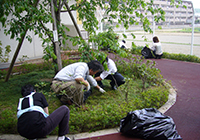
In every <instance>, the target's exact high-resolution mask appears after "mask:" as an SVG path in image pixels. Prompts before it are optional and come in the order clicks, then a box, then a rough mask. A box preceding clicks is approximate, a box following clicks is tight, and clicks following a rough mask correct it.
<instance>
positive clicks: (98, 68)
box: [87, 60, 104, 71]
mask: <svg viewBox="0 0 200 140" xmlns="http://www.w3.org/2000/svg"><path fill="white" fill-rule="evenodd" d="M87 65H88V67H89V69H91V70H93V71H103V70H104V68H103V66H102V64H101V63H100V62H99V61H97V60H92V61H90V62H88V63H87Z"/></svg>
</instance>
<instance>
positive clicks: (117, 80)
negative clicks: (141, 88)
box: [95, 72, 125, 87]
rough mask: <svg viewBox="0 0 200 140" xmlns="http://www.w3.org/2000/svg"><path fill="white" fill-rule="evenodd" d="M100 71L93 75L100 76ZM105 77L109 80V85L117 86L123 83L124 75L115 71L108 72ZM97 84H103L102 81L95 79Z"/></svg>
mask: <svg viewBox="0 0 200 140" xmlns="http://www.w3.org/2000/svg"><path fill="white" fill-rule="evenodd" d="M100 74H101V73H97V74H96V75H95V77H98V76H100ZM105 79H107V80H111V82H110V85H111V87H114V86H117V87H119V86H120V85H122V84H124V83H125V80H124V77H123V76H122V75H121V74H120V73H119V72H115V74H109V75H108V76H107V77H106V78H105ZM97 83H98V85H99V86H103V83H102V82H101V81H97Z"/></svg>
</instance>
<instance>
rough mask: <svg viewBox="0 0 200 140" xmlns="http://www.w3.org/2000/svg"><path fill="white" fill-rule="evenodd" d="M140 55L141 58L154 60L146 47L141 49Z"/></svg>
mask: <svg viewBox="0 0 200 140" xmlns="http://www.w3.org/2000/svg"><path fill="white" fill-rule="evenodd" d="M141 54H142V56H144V58H154V57H153V55H152V53H151V50H150V49H149V48H147V47H146V46H145V47H144V48H142V50H141Z"/></svg>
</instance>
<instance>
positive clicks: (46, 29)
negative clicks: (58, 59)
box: [39, 21, 53, 43]
mask: <svg viewBox="0 0 200 140" xmlns="http://www.w3.org/2000/svg"><path fill="white" fill-rule="evenodd" d="M39 23H40V24H41V25H42V28H43V29H44V30H45V31H46V34H47V36H48V37H49V38H50V39H51V42H52V43H53V39H52V37H51V35H50V34H49V33H48V32H49V30H48V28H46V27H45V26H44V24H43V23H42V22H41V21H39Z"/></svg>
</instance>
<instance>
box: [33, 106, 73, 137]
mask: <svg viewBox="0 0 200 140" xmlns="http://www.w3.org/2000/svg"><path fill="white" fill-rule="evenodd" d="M69 113H70V111H69V108H68V107H67V106H65V105H62V106H61V107H59V108H58V109H56V110H55V111H54V112H53V113H51V114H50V115H49V116H48V117H47V118H46V124H45V126H44V127H43V129H42V130H41V131H40V132H38V134H37V135H35V136H34V137H35V138H42V137H44V136H46V135H48V134H49V133H50V132H52V131H53V130H54V129H55V128H56V126H58V127H59V130H58V136H64V135H66V134H68V133H69V115H70V114H69Z"/></svg>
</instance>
